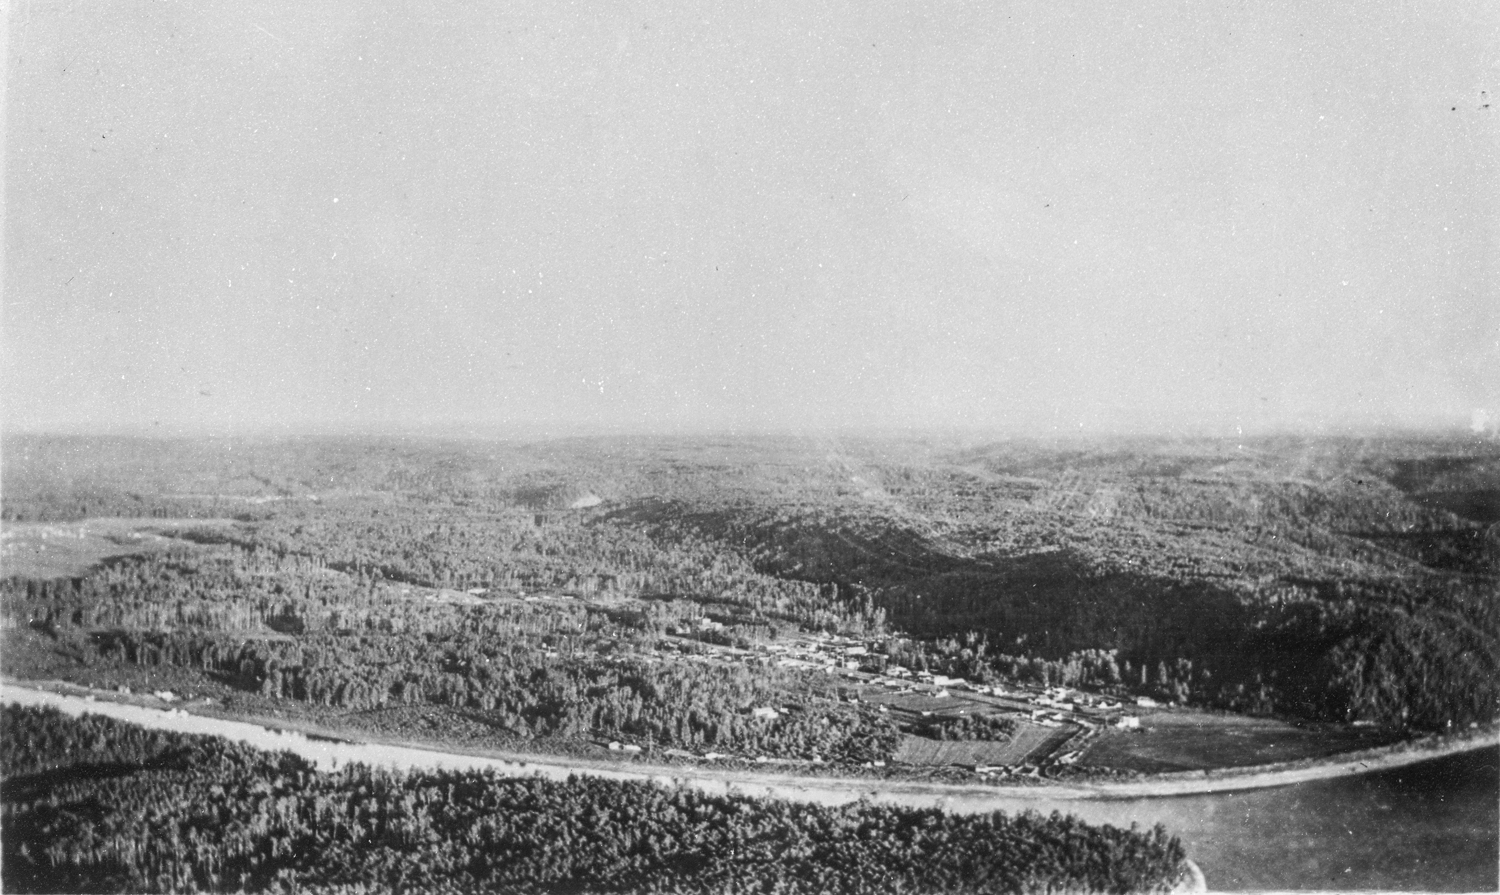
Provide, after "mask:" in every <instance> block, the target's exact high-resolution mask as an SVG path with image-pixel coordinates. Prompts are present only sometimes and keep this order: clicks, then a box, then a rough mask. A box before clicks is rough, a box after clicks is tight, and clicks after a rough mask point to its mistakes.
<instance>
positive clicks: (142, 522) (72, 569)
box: [0, 519, 231, 578]
mask: <svg viewBox="0 0 1500 895" xmlns="http://www.w3.org/2000/svg"><path fill="white" fill-rule="evenodd" d="M228 524H231V523H230V522H229V521H228V520H204V519H90V520H88V521H86V522H11V523H6V525H5V526H4V527H3V528H0V575H14V576H19V577H23V578H72V577H80V576H83V575H86V574H88V572H89V570H91V569H93V568H94V567H95V566H97V565H99V564H100V563H102V562H104V561H105V560H107V559H112V558H114V557H117V556H134V555H138V554H141V553H148V552H151V551H155V550H165V549H166V548H168V547H170V546H174V545H176V546H183V545H187V544H188V542H186V541H181V540H178V539H175V538H170V537H167V536H165V535H163V534H161V532H162V531H165V530H170V529H173V528H181V527H193V528H202V527H205V526H211V525H228Z"/></svg>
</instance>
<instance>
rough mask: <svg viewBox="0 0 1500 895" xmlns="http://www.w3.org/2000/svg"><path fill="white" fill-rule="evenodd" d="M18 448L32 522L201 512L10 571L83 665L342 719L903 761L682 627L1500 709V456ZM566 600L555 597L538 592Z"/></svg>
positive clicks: (983, 667) (788, 675)
mask: <svg viewBox="0 0 1500 895" xmlns="http://www.w3.org/2000/svg"><path fill="white" fill-rule="evenodd" d="M6 456H7V488H6V492H5V495H4V500H3V513H4V516H5V518H6V520H8V521H9V522H10V523H11V527H12V528H14V527H15V526H16V525H17V524H20V523H27V524H30V525H33V526H35V525H38V524H44V523H48V522H51V523H66V522H69V521H76V520H82V519H87V518H91V517H100V516H125V517H134V518H138V519H143V520H147V519H161V520H171V522H170V524H169V525H165V526H163V527H161V528H160V529H159V530H160V531H161V532H162V533H163V534H166V535H169V536H170V537H171V538H172V543H174V544H177V545H179V547H180V549H179V547H173V548H171V549H167V550H163V551H157V552H151V553H146V554H143V555H131V551H130V550H129V549H128V547H125V548H122V549H120V550H119V551H117V552H118V553H119V554H120V555H119V556H117V557H116V558H113V559H110V560H108V561H107V562H104V563H103V564H101V565H97V566H95V567H94V568H93V570H92V571H90V572H88V573H86V574H83V575H73V576H69V577H65V578H52V579H48V578H46V577H37V576H26V577H21V576H12V577H11V578H9V579H7V580H6V581H5V583H4V585H3V588H4V603H5V613H6V619H7V620H8V621H9V623H10V624H12V625H14V626H17V627H20V628H23V629H27V630H31V631H38V632H43V633H44V635H45V636H47V637H51V638H55V640H56V642H57V643H58V644H59V648H61V649H64V650H66V651H69V654H70V655H73V656H75V657H76V658H77V661H79V662H80V663H89V662H105V663H107V662H125V663H133V664H140V665H154V664H167V665H178V666H183V667H190V668H195V669H199V670H201V671H202V672H204V673H205V674H208V675H213V676H216V678H217V679H220V680H223V681H228V682H232V683H233V684H234V685H235V686H237V687H240V688H242V689H244V690H246V691H254V692H258V693H262V694H265V695H267V696H272V697H279V698H286V699H296V700H303V701H306V702H309V703H312V704H315V705H326V706H336V707H343V708H351V709H353V708H362V707H373V706H381V705H388V704H393V703H395V704H409V703H413V702H416V703H434V704H439V705H444V706H451V707H455V708H463V709H466V710H476V711H480V712H484V713H487V717H490V718H492V719H493V720H494V722H495V723H496V724H497V726H498V727H499V728H501V729H505V730H512V731H516V732H519V733H520V734H522V735H526V736H531V735H536V734H541V735H552V734H559V735H564V736H566V735H573V734H582V733H584V732H590V733H592V734H595V735H598V736H619V735H630V734H634V735H637V736H639V737H642V738H646V739H649V740H651V741H653V742H659V743H663V744H715V743H738V744H740V745H741V746H742V747H743V748H744V749H747V750H750V751H755V750H757V749H761V748H764V746H765V744H764V742H763V741H764V737H761V736H760V735H759V734H757V733H756V732H755V730H754V725H753V724H750V723H748V722H747V721H745V719H743V718H742V717H741V716H740V715H738V714H736V713H737V712H740V713H742V712H743V711H744V710H745V709H747V708H749V707H751V706H752V705H756V704H762V703H764V704H769V703H770V702H783V701H790V702H794V703H797V704H799V705H802V706H804V707H808V708H811V709H813V710H814V711H813V712H812V714H810V715H806V716H799V717H809V718H814V719H815V723H816V724H817V725H819V727H820V729H826V730H830V731H835V732H834V733H829V734H827V735H818V736H814V735H812V734H811V733H793V732H790V730H788V733H787V734H786V740H785V742H784V744H782V752H783V753H784V754H788V755H803V756H810V755H815V754H816V755H830V754H844V755H847V756H850V757H854V758H870V757H873V755H874V754H875V753H876V752H879V751H880V750H881V749H882V748H883V743H884V742H885V741H884V740H883V739H882V736H883V734H882V733H881V731H882V727H883V725H882V724H881V722H880V719H877V718H872V717H869V714H868V712H861V711H858V710H856V709H853V708H850V707H849V706H848V705H844V704H842V703H841V698H840V695H839V693H838V692H837V690H836V688H834V689H830V688H829V687H827V686H822V685H820V684H818V683H814V682H811V679H810V678H809V676H808V675H801V674H798V673H796V672H785V671H782V670H780V669H775V668H766V669H748V670H747V669H741V670H736V671H733V672H728V671H725V670H723V669H719V670H710V669H706V668H695V669H693V670H691V671H684V670H682V669H680V668H678V667H677V666H676V665H674V664H672V663H662V662H655V661H650V660H649V659H650V657H646V658H643V654H645V653H649V652H650V650H652V649H655V648H657V647H659V646H661V645H662V644H663V640H662V638H663V637H664V636H667V635H673V634H677V633H682V634H686V635H687V639H689V640H691V641H693V642H694V643H697V644H704V645H709V644H719V645H724V646H729V647H744V646H747V645H751V644H756V643H761V644H763V643H766V642H768V641H772V640H774V639H775V638H777V637H783V638H784V637H786V636H788V635H792V634H797V633H799V632H803V633H805V632H825V633H829V634H839V635H844V636H849V637H862V638H866V639H868V640H870V641H871V642H878V643H879V644H880V645H879V649H880V650H882V651H883V652H884V653H885V654H886V657H887V658H888V659H889V660H890V661H891V662H901V663H905V664H907V665H911V666H912V667H920V668H923V669H929V670H932V671H934V672H944V673H949V674H955V675H962V676H965V677H969V678H973V679H978V680H1017V681H1030V682H1037V683H1041V684H1046V685H1054V684H1055V685H1066V686H1091V687H1103V688H1114V689H1115V690H1117V691H1118V692H1121V693H1124V694H1129V693H1139V694H1144V695H1150V696H1153V697H1155V698H1158V699H1165V700H1172V701H1177V702H1184V703H1192V704H1198V705H1203V706H1208V707H1216V708H1224V709H1230V710H1234V711H1240V712H1251V713H1260V714H1275V715H1280V716H1287V717H1296V718H1301V719H1306V720H1315V721H1329V722H1356V721H1357V722H1361V723H1374V724H1380V725H1385V726H1389V727H1391V728H1395V729H1403V730H1412V731H1422V730H1447V729H1451V728H1453V727H1464V726H1467V725H1468V724H1471V723H1487V722H1489V721H1491V720H1493V719H1494V718H1495V716H1496V705H1497V702H1496V699H1497V687H1500V684H1497V681H1500V605H1497V600H1496V599H1495V595H1496V593H1497V591H1500V506H1497V504H1496V497H1497V496H1500V447H1497V446H1496V445H1495V444H1494V443H1493V442H1486V441H1477V440H1473V439H1464V438H1458V437H1454V438H1449V439H1435V438H1427V439H1420V438H1406V439H1389V440H1385V441H1373V440H1368V439H1366V440H1358V439H1349V438H1321V439H1290V438H1288V439H1262V440H1259V441H1251V442H1232V443H1231V442H1221V441H1148V440H1141V441H1135V442H1101V443H1095V442H1077V443H1072V442H1059V443H1050V444H1049V443H1041V442H1028V441H1013V442H1001V443H996V444H977V445H972V446H968V445H956V444H948V443H944V442H938V441H923V440H919V439H908V440H904V441H902V440H885V441H881V440H842V441H836V442H835V441H827V440H822V441H820V440H816V439H771V438H760V439H753V438H742V439H614V440H610V439H573V440H558V441H551V442H535V443H515V442H504V441H482V440H474V441H447V442H445V441H437V440H406V439H383V440H354V439H323V440H319V439H288V440H282V441H233V440H214V441H164V442H156V441H149V440H133V439H115V440H101V439H79V438H39V437H38V438H20V439H12V440H10V441H9V442H7V450H6ZM194 520H202V521H201V523H200V522H195V521H194ZM8 549H9V548H8ZM434 592H437V593H438V594H439V595H440V596H441V594H442V593H452V594H458V595H469V592H473V594H477V595H479V596H478V597H476V598H475V599H472V600H465V601H455V600H449V599H434V598H433V594H434ZM536 595H541V596H548V595H550V596H556V597H559V598H560V599H559V600H556V601H553V602H549V603H547V604H546V605H545V606H542V605H541V604H531V603H521V602H518V600H524V599H526V598H528V597H534V596H536ZM500 598H505V599H500ZM561 598H567V599H566V600H563V599H561ZM670 646H671V648H672V649H674V650H682V649H688V650H691V649H692V645H691V644H684V643H682V642H681V640H678V641H677V642H675V643H672V644H670ZM518 682H521V683H518ZM783 726H784V727H788V728H789V727H790V725H785V724H784V725H783ZM840 732H842V733H840ZM855 740H858V741H859V742H869V743H871V744H872V746H871V747H870V748H864V747H854V746H851V745H848V744H849V743H851V742H854V741H855ZM840 742H842V743H844V744H845V745H842V746H840V745H839V743H840Z"/></svg>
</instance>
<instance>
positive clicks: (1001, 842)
mask: <svg viewBox="0 0 1500 895" xmlns="http://www.w3.org/2000/svg"><path fill="white" fill-rule="evenodd" d="M0 721H3V723H0V777H3V782H0V793H3V808H4V814H3V816H0V822H3V828H4V830H5V836H4V862H3V868H4V869H3V883H4V888H5V890H6V891H8V892H34V891H67V892H86V891H130V892H165V891H308V890H314V891H328V890H339V891H350V892H394V891H423V892H477V891H507V892H561V891H566V892H579V893H583V892H643V893H644V892H661V893H668V892H723V891H731V890H733V891H760V892H787V893H795V892H809V893H820V895H822V893H844V892H847V893H865V892H868V893H891V892H909V893H919V892H934V893H937V892H942V893H953V892H972V893H981V892H1057V891H1087V892H1122V893H1123V892H1164V891H1167V890H1169V889H1170V888H1171V887H1172V886H1173V885H1174V884H1175V883H1176V882H1177V881H1178V880H1179V879H1181V878H1182V877H1183V876H1184V873H1185V863H1184V855H1183V850H1182V846H1181V845H1180V843H1179V842H1178V840H1177V839H1175V838H1168V837H1167V836H1166V834H1165V833H1164V832H1163V830H1162V829H1161V828H1160V827H1157V828H1155V829H1154V830H1151V831H1149V832H1148V831H1141V830H1136V829H1130V830H1120V829H1117V828H1114V827H1109V826H1098V827H1096V826H1089V825H1086V824H1083V823H1081V822H1079V821H1077V820H1074V819H1071V818H1067V817H1063V816H1061V815H1058V814H1053V815H1051V816H1050V817H1043V816H1040V815H1036V814H1021V815H1018V816H1007V815H1004V814H1001V813H998V812H997V813H993V814H981V815H970V816H963V815H953V814H945V813H943V812H940V811H936V810H915V809H902V808H889V807H881V806H875V805H869V804H858V805H855V806H851V807H847V808H827V807H822V806H818V805H806V804H795V803H789V802H781V801H775V800H755V799H750V798H745V797H739V796H728V797H724V796H708V795H703V794H699V793H697V792H694V791H692V790H686V789H666V788H662V787H659V786H655V785H651V784H644V783H618V782H611V781H604V780H598V779H589V778H572V779H570V780H568V781H567V782H563V783H557V782H549V781H545V780H541V779H537V778H531V779H517V778H502V777H498V776H495V775H494V774H492V773H479V772H464V773H460V772H443V773H395V772H389V771H379V770H371V769H370V768H368V767H366V766H363V765H354V766H352V767H347V768H344V769H341V770H339V771H338V772H335V773H318V772H317V771H315V770H314V769H313V768H312V767H311V766H309V765H308V764H306V763H304V762H303V761H302V760H301V759H299V758H296V757H295V756H292V755H290V754H287V753H282V754H272V753H267V752H259V751H256V750H253V749H250V748H248V747H243V746H238V745H234V744H230V743H228V742H226V741H223V740H217V739H213V738H209V737H190V736H183V735H177V734H164V733H158V732H151V731H146V730H143V729H141V728H138V727H134V726H132V725H128V724H123V723H120V722H115V721H111V720H107V719H104V718H100V717H98V716H85V717H84V718H81V719H74V718H68V717H65V716H63V715H60V714H58V713H57V712H55V711H52V710H39V709H30V708H25V709H23V708H16V707H7V708H6V709H4V714H3V718H0Z"/></svg>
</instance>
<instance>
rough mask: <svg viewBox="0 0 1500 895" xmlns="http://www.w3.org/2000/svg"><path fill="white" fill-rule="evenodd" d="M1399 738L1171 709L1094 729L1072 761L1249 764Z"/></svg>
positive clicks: (1165, 767) (1200, 766)
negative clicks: (1134, 722) (1127, 725)
mask: <svg viewBox="0 0 1500 895" xmlns="http://www.w3.org/2000/svg"><path fill="white" fill-rule="evenodd" d="M1399 739H1401V737H1400V736H1398V735H1396V734H1394V733H1391V732H1389V731H1383V730H1380V729H1378V728H1359V727H1355V728H1350V727H1343V726H1337V725H1327V724H1318V725H1312V724H1308V725H1296V724H1290V723H1288V722H1285V721H1278V720H1276V719H1273V718H1247V717H1244V716H1239V715H1227V714H1214V713H1209V712H1197V711H1191V710H1173V711H1165V712H1155V713H1151V714H1146V715H1143V716H1142V717H1141V727H1140V729H1139V730H1119V729H1107V730H1102V731H1100V732H1099V735H1098V738H1097V739H1095V740H1094V741H1093V742H1092V743H1090V744H1089V746H1088V747H1087V748H1086V749H1084V750H1083V754H1082V755H1081V756H1080V757H1079V760H1078V764H1079V765H1081V766H1085V767H1109V768H1120V769H1123V770H1132V771H1141V772H1143V773H1147V774H1156V773H1163V772H1168V771H1198V770H1208V769H1211V768H1239V767H1252V766H1256V765H1266V764H1278V763H1281V762H1292V761H1302V760H1305V759H1313V758H1324V757H1327V756H1332V755H1337V754H1339V753H1342V752H1351V751H1354V750H1359V749H1370V748H1374V747H1377V746H1384V745H1387V744H1389V743H1393V742H1396V741H1397V740H1399Z"/></svg>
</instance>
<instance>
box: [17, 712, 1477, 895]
mask: <svg viewBox="0 0 1500 895" xmlns="http://www.w3.org/2000/svg"><path fill="white" fill-rule="evenodd" d="M0 695H3V697H4V699H5V701H7V702H18V703H24V704H32V705H52V706H56V707H58V708H60V709H62V710H63V711H66V712H69V713H72V714H78V713H81V712H85V711H88V712H96V713H98V714H105V715H109V716H111V717H114V718H119V719H120V720H124V721H131V722H134V723H137V724H142V725H145V726H149V727H154V728H158V729H165V730H175V731H178V732H182V733H202V734H212V735H216V736H224V737H228V738H231V739H236V740H241V741H243V742H246V743H249V744H250V745H253V746H257V747H260V748H265V749H285V750H288V751H292V752H296V753H297V754H299V755H302V756H303V757H304V758H307V759H309V760H311V761H314V762H316V763H317V764H318V765H319V766H320V767H323V768H332V767H337V766H339V765H342V764H346V763H350V762H356V761H360V762H367V763H370V764H378V765H386V766H392V767H399V768H408V769H436V768H445V769H455V770H460V769H468V768H493V769H494V770H496V771H498V772H500V773H506V774H543V775H545V776H549V777H555V778H561V777H566V776H567V775H568V774H571V773H575V772H580V773H590V774H594V775H596V776H602V777H609V778H613V779H621V780H624V779H643V778H644V779H653V780H657V781H660V782H664V783H674V782H679V783H686V784H689V785H692V786H696V787H698V788H700V789H705V790H708V791H711V792H725V791H734V792H743V793H748V794H752V795H777V796H784V797H789V798H796V799H801V800H805V801H815V802H821V803H825V804H838V803H843V802H847V801H851V800H853V799H855V798H858V797H860V796H864V797H867V798H873V799H874V800H875V801H879V802H886V803H895V804H904V805H913V806H922V807H927V806H931V805H934V804H939V805H942V806H943V807H945V808H949V809H951V810H958V811H973V810H994V809H998V810H1004V811H1020V810H1028V809H1029V810H1036V811H1052V810H1058V811H1063V812H1067V813H1071V814H1076V815H1078V816H1080V817H1082V818H1083V819H1084V820H1087V821H1091V822H1094V823H1110V824H1115V825H1117V826H1129V825H1130V824H1132V823H1137V824H1140V825H1142V826H1150V825H1152V824H1157V823H1160V824H1162V825H1164V826H1165V827H1166V828H1167V830H1168V831H1169V832H1171V833H1173V834H1174V835H1177V836H1180V837H1181V838H1182V840H1183V843H1184V845H1185V846H1186V847H1187V851H1188V855H1189V856H1190V857H1191V858H1192V859H1193V860H1194V861H1196V862H1197V863H1198V866H1199V867H1201V868H1202V869H1203V872H1204V875H1205V876H1206V877H1207V879H1208V885H1209V887H1210V888H1211V889H1212V890H1214V891H1243V890H1264V889H1280V890H1337V891H1348V890H1351V889H1359V890H1404V891H1413V890H1418V891H1429V892H1495V891H1497V890H1500V871H1497V867H1500V748H1494V747H1491V748H1486V749H1479V750H1476V751H1472V752H1465V753H1461V754H1458V755H1452V756H1448V757H1444V758H1438V759H1434V760H1431V761H1427V762H1422V763H1419V764H1413V765H1408V766H1405V767H1400V768H1394V769H1391V770H1385V771H1379V772H1375V773H1369V774H1361V775H1354V776H1347V777H1335V778H1331V779H1325V780H1313V781H1308V782H1304V783H1296V784H1292V785H1287V786H1280V787H1273V788H1268V789H1258V790H1242V791H1237V792H1222V793H1210V794H1201V795H1187V796H1166V797H1156V798H1131V799H1118V800H1103V799H1046V798H1040V799H1039V798H1037V793H1036V792H1035V791H1033V792H1032V793H1029V794H1028V795H1027V796H1025V797H1017V796H1008V795H1003V794H997V795H994V796H987V797H985V798H983V799H982V800H980V799H972V798H941V797H938V796H933V795H907V794H896V793H891V792H884V793H882V792H879V791H878V788H879V784H878V783H870V784H868V785H867V786H866V785H865V784H860V785H859V786H857V787H854V788H850V787H838V788H835V787H833V786H832V785H830V784H829V783H828V782H826V781H818V780H815V779H809V780H808V781H807V783H806V784H805V785H803V784H797V785H793V786H786V785H763V784H755V783H727V782H725V781H724V780H722V779H718V778H713V777H701V778H692V777H690V776H687V775H690V774H691V773H692V772H691V771H687V770H684V771H681V772H679V773H676V774H667V775H663V774H655V775H653V774H650V773H643V772H640V771H633V770H629V769H628V766H622V767H621V769H620V770H609V769H599V768H573V767H569V766H567V765H565V764H563V763H561V760H552V762H553V763H548V762H509V761H502V760H499V759H493V758H481V757H476V756H469V755H461V754H453V753H443V752H432V751H428V750H423V749H412V748H405V747H399V746H385V745H378V744H366V743H349V742H339V741H332V740H324V739H319V738H316V737H311V738H310V737H306V736H303V735H301V734H298V733H291V732H283V731H276V730H271V729H267V728H265V727H261V726H257V725H254V724H248V723H245V722H239V721H226V720H223V719H219V718H209V717H203V716H199V715H193V714H189V713H184V712H181V711H177V712H169V711H163V710H161V709H153V708H147V707H142V706H135V705H125V704H120V703H113V702H105V701H90V700H86V699H84V698H83V697H79V696H72V695H64V694H58V693H52V692H48V691H41V690H32V689H28V688H23V687H15V686H5V687H3V689H0Z"/></svg>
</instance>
